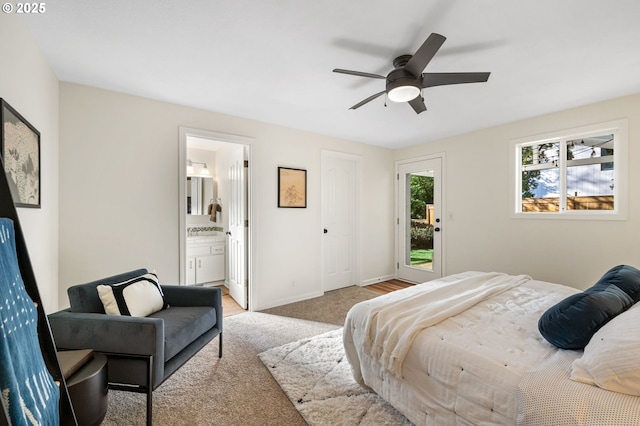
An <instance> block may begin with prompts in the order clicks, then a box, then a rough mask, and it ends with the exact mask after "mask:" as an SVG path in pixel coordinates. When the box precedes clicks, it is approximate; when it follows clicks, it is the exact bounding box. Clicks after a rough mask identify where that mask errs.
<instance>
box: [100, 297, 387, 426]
mask: <svg viewBox="0 0 640 426" xmlns="http://www.w3.org/2000/svg"><path fill="white" fill-rule="evenodd" d="M376 296H377V294H376V293H374V292H372V291H369V290H366V289H362V288H359V287H349V288H346V289H342V290H336V291H333V292H329V293H327V295H325V296H323V297H320V298H315V299H311V300H309V301H304V302H299V303H295V304H292V305H287V306H283V307H279V308H274V309H270V310H269V311H268V312H269V313H266V312H262V313H259V312H247V313H243V314H239V315H234V316H231V317H228V318H225V320H224V346H223V348H224V354H223V358H222V359H218V357H217V348H218V339H214V340H213V342H211V343H210V344H209V345H207V346H206V347H205V348H204V349H203V350H201V351H200V352H199V353H198V354H197V355H196V356H194V357H193V358H192V359H191V360H190V361H189V362H187V363H186V364H185V365H184V366H183V367H182V368H180V369H179V370H178V371H177V372H176V373H175V374H174V375H173V376H172V377H170V378H169V379H168V380H167V381H166V382H164V383H163V384H162V385H161V386H160V387H158V389H156V390H155V391H154V401H153V408H154V413H153V419H154V422H153V423H154V425H157V426H164V425H167V426H168V425H171V426H174V425H175V426H179V425H185V426H187V425H225V426H226V425H228V426H234V425H292V426H295V425H301V426H302V425H306V422H305V421H304V419H303V418H302V417H301V416H300V414H299V413H298V412H297V411H296V409H295V407H294V406H293V405H292V404H291V402H290V401H289V399H288V398H287V396H286V395H285V393H284V392H283V391H282V389H281V388H280V386H279V385H278V383H277V382H276V381H275V380H274V379H273V377H272V375H271V374H270V373H269V371H268V369H267V368H266V367H265V366H264V364H263V363H262V362H261V361H260V359H259V358H258V354H259V353H261V352H264V351H266V350H268V349H270V348H274V347H277V346H282V345H284V344H286V343H290V342H294V341H296V340H299V339H302V338H305V337H310V336H315V335H318V334H322V333H325V332H327V331H330V330H335V329H337V328H339V327H340V326H341V325H342V324H343V323H344V318H345V316H346V313H347V311H348V310H349V308H350V307H351V306H353V304H354V303H357V302H359V301H361V300H367V299H371V298H373V297H376ZM286 315H289V316H286ZM309 318H311V319H312V320H308V319H309ZM316 318H322V319H323V320H324V322H318V319H316ZM144 424H145V396H144V395H143V394H135V393H130V392H120V391H109V409H108V411H107V416H106V418H105V420H104V422H103V425H106V426H110V425H118V426H133V425H144Z"/></svg>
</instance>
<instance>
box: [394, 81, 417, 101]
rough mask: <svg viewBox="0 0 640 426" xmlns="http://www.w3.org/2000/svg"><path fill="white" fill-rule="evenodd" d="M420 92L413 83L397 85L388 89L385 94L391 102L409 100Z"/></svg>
mask: <svg viewBox="0 0 640 426" xmlns="http://www.w3.org/2000/svg"><path fill="white" fill-rule="evenodd" d="M419 94H420V88H418V87H416V86H414V85H407V86H398V87H394V88H393V89H391V90H389V93H387V96H389V100H390V101H393V102H409V101H410V100H412V99H415V98H416V97H417V96H418V95H419Z"/></svg>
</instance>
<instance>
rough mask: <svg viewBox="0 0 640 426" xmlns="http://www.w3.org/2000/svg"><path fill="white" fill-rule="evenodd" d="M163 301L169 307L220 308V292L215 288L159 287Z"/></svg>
mask: <svg viewBox="0 0 640 426" xmlns="http://www.w3.org/2000/svg"><path fill="white" fill-rule="evenodd" d="M160 287H161V288H162V292H163V293H164V299H165V301H166V302H167V303H168V304H169V305H170V306H213V307H214V308H218V307H219V306H220V307H222V290H220V289H219V288H217V287H191V286H181V285H161V286H160Z"/></svg>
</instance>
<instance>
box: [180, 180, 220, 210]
mask: <svg viewBox="0 0 640 426" xmlns="http://www.w3.org/2000/svg"><path fill="white" fill-rule="evenodd" d="M186 192H187V214H189V215H206V214H207V208H208V207H209V204H212V203H213V178H211V177H196V176H187V191H186Z"/></svg>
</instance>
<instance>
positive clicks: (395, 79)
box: [387, 69, 422, 102]
mask: <svg viewBox="0 0 640 426" xmlns="http://www.w3.org/2000/svg"><path fill="white" fill-rule="evenodd" d="M421 89H422V84H421V81H420V80H419V79H417V78H416V77H415V76H413V75H412V74H411V73H410V72H408V71H405V70H404V69H395V70H393V71H391V72H390V73H389V75H387V94H388V95H389V99H391V100H392V101H395V102H406V101H410V100H411V99H414V98H416V96H418V95H419V94H420V90H421ZM394 90H395V91H398V90H400V91H401V92H405V93H407V94H406V95H405V98H402V99H399V100H396V99H394V95H393V94H392V92H393V91H394ZM406 96H410V98H408V99H407V98H406Z"/></svg>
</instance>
